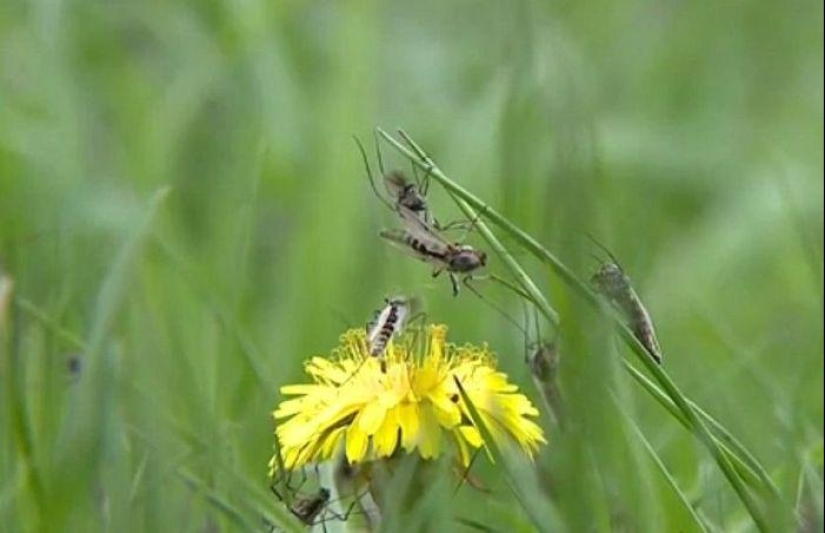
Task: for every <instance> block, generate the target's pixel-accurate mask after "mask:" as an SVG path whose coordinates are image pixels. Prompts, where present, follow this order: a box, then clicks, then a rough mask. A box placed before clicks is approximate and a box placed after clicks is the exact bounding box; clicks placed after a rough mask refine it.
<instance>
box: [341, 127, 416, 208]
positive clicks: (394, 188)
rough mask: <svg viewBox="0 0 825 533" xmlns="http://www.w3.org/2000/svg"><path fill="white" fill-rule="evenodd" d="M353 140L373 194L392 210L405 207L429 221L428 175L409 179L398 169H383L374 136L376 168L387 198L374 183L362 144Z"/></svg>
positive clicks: (356, 139)
mask: <svg viewBox="0 0 825 533" xmlns="http://www.w3.org/2000/svg"><path fill="white" fill-rule="evenodd" d="M355 142H356V143H357V144H358V149H359V150H360V151H361V157H362V158H363V159H364V166H365V167H366V169H367V177H368V178H369V180H370V187H372V190H373V192H374V193H375V196H377V197H378V199H379V200H381V202H383V203H384V204H385V205H386V206H387V207H389V208H390V209H391V210H393V211H398V210H399V209H402V208H403V209H407V210H409V211H411V212H413V213H415V214H416V216H418V217H419V218H421V219H422V220H424V221H425V222H429V221H430V214H429V211H428V209H427V190H428V189H429V179H428V176H424V179H422V180H418V179H417V174H416V179H415V181H414V182H413V181H410V180H409V179H407V176H406V175H405V174H404V173H403V172H401V171H400V170H391V171H389V172H385V171H384V163H383V161H382V159H381V151H380V150H379V148H378V138H377V137H376V138H375V152H376V154H377V157H378V168H379V171H380V172H381V174H382V178H383V182H384V190H385V191H386V193H387V196H389V198H390V200H387V198H385V196H384V195H382V194H381V193H380V192H378V187H377V186H376V185H375V179H374V178H373V175H372V170H371V168H370V163H369V158H367V152H366V150H364V146H363V145H362V144H361V141H360V140H358V137H355Z"/></svg>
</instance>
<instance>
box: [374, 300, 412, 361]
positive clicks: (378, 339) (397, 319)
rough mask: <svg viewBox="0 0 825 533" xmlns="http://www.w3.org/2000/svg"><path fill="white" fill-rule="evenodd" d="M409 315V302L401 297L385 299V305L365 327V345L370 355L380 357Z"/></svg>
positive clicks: (402, 327)
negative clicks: (366, 344) (367, 346)
mask: <svg viewBox="0 0 825 533" xmlns="http://www.w3.org/2000/svg"><path fill="white" fill-rule="evenodd" d="M409 315H410V302H409V300H407V299H406V298H404V297H403V296H393V297H391V298H387V300H386V305H385V306H384V307H383V308H382V309H381V310H380V311H379V312H378V314H377V315H376V317H375V319H374V320H373V321H372V322H371V323H370V324H369V325H368V326H367V343H368V344H369V351H370V355H371V356H373V357H382V356H383V355H384V351H385V350H386V349H387V343H389V342H390V339H391V338H393V337H394V336H395V335H397V334H398V333H399V332H400V331H401V330H402V329H404V324H405V323H406V322H407V318H409Z"/></svg>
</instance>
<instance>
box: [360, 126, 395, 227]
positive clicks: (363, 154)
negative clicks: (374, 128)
mask: <svg viewBox="0 0 825 533" xmlns="http://www.w3.org/2000/svg"><path fill="white" fill-rule="evenodd" d="M352 138H353V139H355V143H356V144H357V145H358V150H359V151H360V152H361V158H362V159H363V160H364V167H365V168H366V169H367V177H368V178H369V180H370V187H371V188H372V192H374V193H375V196H377V197H378V199H379V200H381V203H383V204H384V205H386V206H387V207H389V208H390V210H391V211H395V206H394V205H392V204H391V203H390V202H389V201H387V199H386V198H384V197H383V196H382V195H381V193H380V192H378V187H376V186H375V179H374V178H373V176H372V169H371V168H370V161H369V158H368V157H367V151H366V150H364V145H363V144H361V140H360V139H359V138H358V137H356V136H355V135H353V136H352ZM377 148H378V145H377V140H376V149H377ZM378 165H379V170H381V169H382V168H383V167H384V164H383V162H382V161H381V152H380V151H378Z"/></svg>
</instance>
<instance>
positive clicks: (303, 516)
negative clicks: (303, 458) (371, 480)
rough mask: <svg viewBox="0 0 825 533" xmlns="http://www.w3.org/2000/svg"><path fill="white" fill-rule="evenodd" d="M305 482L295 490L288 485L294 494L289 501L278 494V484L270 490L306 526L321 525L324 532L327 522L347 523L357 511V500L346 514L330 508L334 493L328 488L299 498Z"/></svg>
mask: <svg viewBox="0 0 825 533" xmlns="http://www.w3.org/2000/svg"><path fill="white" fill-rule="evenodd" d="M305 481H306V479H304V480H303V481H302V482H301V484H300V485H299V486H298V487H297V488H294V489H293V488H292V487H289V484H287V490H289V491H291V492H292V493H293V494H292V495H291V496H292V497H291V498H290V499H289V500H287V499H286V498H285V497H284V495H282V494H281V493H280V492H278V489H277V488H276V484H273V485H272V486H271V487H270V490H272V492H273V494H275V496H276V497H277V498H278V499H279V500H280V501H282V502H284V503H286V504H287V506H288V508H289V512H290V513H291V514H292V515H293V516H294V517H295V518H297V519H298V520H299V521H300V522H301V523H302V524H304V525H306V526H316V525H318V524H320V525H321V527H322V528H323V531H326V530H327V528H326V522H328V521H330V520H340V521H341V522H346V521H347V520H348V519H349V516H350V514H351V513H352V511H353V510H354V509H355V506H356V503H357V500H356V501H353V502H352V504H351V505H350V506H349V507H348V508H347V510H346V511H345V512H344V513H338V512H336V511H334V510H332V509H330V507H329V506H330V503H331V496H332V493H331V492H330V490H329V489H328V488H326V487H319V488H318V490H317V491H316V492H315V493H313V494H308V495H302V496H298V495H299V494H300V489H301V486H303V483H304V482H305ZM296 496H297V497H296ZM273 531H274V528H273Z"/></svg>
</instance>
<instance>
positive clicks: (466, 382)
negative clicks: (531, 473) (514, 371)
mask: <svg viewBox="0 0 825 533" xmlns="http://www.w3.org/2000/svg"><path fill="white" fill-rule="evenodd" d="M446 337H447V328H446V326H444V325H429V326H426V327H423V328H420V329H408V330H407V331H405V332H404V333H403V334H402V335H401V336H399V337H397V338H396V339H394V341H391V342H390V343H389V346H388V347H387V350H386V353H385V355H384V360H383V361H382V360H380V359H378V358H375V357H372V356H371V355H370V354H369V350H368V348H367V342H366V334H365V332H364V330H362V329H351V330H349V331H347V332H346V333H344V334H343V335H342V336H341V342H340V344H339V346H338V347H336V348H335V349H334V350H333V351H332V353H331V357H330V358H324V357H313V358H312V359H310V360H309V361H308V362H307V363H306V365H305V370H306V373H307V375H308V376H309V377H310V378H311V380H312V382H313V383H310V384H301V385H287V386H284V387H282V388H281V393H282V394H283V395H285V396H289V397H290V398H289V399H285V400H283V401H282V402H281V403H280V405H279V406H278V408H277V409H276V410H275V412H274V413H273V416H274V418H275V420H276V421H277V422H279V423H278V425H277V429H276V438H277V439H278V444H279V448H280V451H281V457H282V460H283V464H284V467H285V468H286V469H288V470H293V469H295V468H299V467H301V466H303V465H306V464H311V463H318V462H322V461H325V460H327V459H331V458H332V457H333V456H334V455H335V454H336V453H337V452H338V450H339V449H341V447H343V449H344V450H345V454H346V458H347V460H348V461H349V462H350V463H356V462H361V461H365V460H373V459H378V458H382V457H389V456H391V455H393V454H394V453H396V452H398V451H399V450H404V451H405V452H407V453H412V452H415V451H417V452H418V453H419V454H420V455H421V456H422V457H424V458H434V457H438V456H439V455H440V454H441V453H443V452H444V450H445V449H447V448H448V446H449V447H450V448H452V449H454V450H455V451H456V452H457V454H458V456H459V458H460V460H461V462H462V463H463V464H464V465H465V466H466V465H467V464H469V461H470V455H471V454H470V449H472V448H479V447H481V446H482V445H483V444H484V441H483V439H482V437H481V433H480V432H479V430H478V428H476V427H475V426H474V425H473V424H472V422H471V421H470V419H471V417H470V416H469V411H468V409H467V406H466V405H464V402H463V401H461V398H460V395H459V391H458V387H457V386H456V384H455V378H458V380H459V381H460V382H461V384H462V387H463V388H464V390H465V392H466V394H467V395H468V397H469V398H470V400H471V401H472V403H473V405H474V406H475V408H476V410H477V411H478V413H479V414H480V416H481V418H482V419H483V421H484V424H485V425H486V426H487V427H488V428H489V429H490V433H491V434H492V435H493V437H494V438H495V439H496V440H498V439H512V440H514V441H515V442H517V443H518V444H519V445H520V446H521V448H522V449H523V450H524V451H525V452H526V453H527V454H529V455H531V456H532V455H533V453H535V451H536V450H537V449H538V447H539V445H540V444H542V443H545V442H546V441H545V439H544V435H543V433H542V430H541V428H540V427H539V426H538V425H537V424H536V423H535V422H533V421H532V420H530V419H529V417H533V416H536V415H538V412H537V410H536V409H535V408H534V407H533V405H532V404H531V403H530V401H529V400H528V399H527V398H526V397H525V396H524V395H522V394H520V393H518V389H517V387H516V386H515V385H513V384H510V383H509V382H508V381H507V376H506V375H505V374H504V373H501V372H499V371H497V370H496V368H495V362H494V359H493V357H492V356H491V354H490V353H489V351H488V349H487V348H486V346H485V347H477V346H472V345H465V346H461V347H456V346H454V345H452V344H449V343H447V341H446ZM276 463H277V461H276V460H275V458H274V457H273V459H272V460H271V461H270V469H271V470H273V471H274V470H275V467H276Z"/></svg>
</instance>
